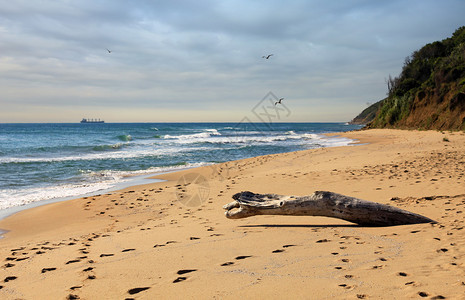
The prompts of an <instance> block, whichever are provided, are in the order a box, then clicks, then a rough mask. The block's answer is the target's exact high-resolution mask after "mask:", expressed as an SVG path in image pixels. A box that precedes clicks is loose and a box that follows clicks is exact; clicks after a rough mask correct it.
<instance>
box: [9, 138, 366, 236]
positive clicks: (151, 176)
mask: <svg viewBox="0 0 465 300" xmlns="http://www.w3.org/2000/svg"><path fill="white" fill-rule="evenodd" d="M342 133H343V132H342ZM320 135H321V136H325V137H330V138H338V137H342V135H341V133H339V132H337V133H323V134H320ZM358 144H359V142H358V141H357V140H352V141H351V142H349V143H348V144H347V145H344V146H342V147H345V146H354V145H358ZM326 147H341V146H326ZM326 147H321V148H326ZM307 150H310V149H307ZM301 151H306V150H301ZM292 152H294V151H291V152H282V153H276V154H283V153H292ZM262 156H264V155H262ZM248 158H255V157H248ZM248 158H245V159H248ZM239 160H241V159H239ZM223 163H224V162H223ZM215 164H217V163H212V164H204V165H203V166H206V167H209V166H211V165H215ZM198 167H202V166H192V167H181V168H179V169H173V170H168V171H165V170H162V171H158V172H153V173H147V174H143V175H131V176H127V178H130V179H129V180H128V181H122V182H118V183H116V184H115V185H114V186H112V187H109V188H103V189H100V190H95V191H92V192H88V193H84V194H78V195H73V196H65V197H58V198H51V199H44V200H39V201H33V202H29V203H27V204H24V205H17V206H12V207H8V208H5V209H1V210H0V221H1V220H3V219H5V218H7V217H9V216H12V215H14V214H16V213H18V212H21V211H23V210H28V209H33V208H35V207H39V206H42V205H48V204H52V203H56V202H62V201H69V200H74V199H80V198H84V197H92V196H96V195H100V194H107V193H110V192H118V191H120V190H123V189H126V188H131V187H133V186H138V185H145V184H150V183H155V182H160V181H163V180H160V179H157V177H159V176H161V175H163V174H167V173H176V172H179V171H183V170H189V169H196V168H198ZM161 168H162V169H163V168H165V167H161ZM166 168H171V167H166ZM143 181H151V182H143ZM6 232H7V231H4V230H2V228H0V239H1V238H3V237H2V235H3V234H4V233H6Z"/></svg>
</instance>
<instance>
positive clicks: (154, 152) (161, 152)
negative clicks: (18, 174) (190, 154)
mask: <svg viewBox="0 0 465 300" xmlns="http://www.w3.org/2000/svg"><path fill="white" fill-rule="evenodd" d="M184 151H189V149H185V148H181V147H172V148H163V149H152V148H144V149H139V150H131V151H114V152H110V151H95V152H93V153H85V154H80V155H67V156H58V157H57V156H54V157H0V164H7V163H50V162H64V161H85V160H89V161H91V160H108V159H128V158H142V157H150V156H169V155H174V154H177V153H180V152H184Z"/></svg>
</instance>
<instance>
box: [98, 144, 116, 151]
mask: <svg viewBox="0 0 465 300" xmlns="http://www.w3.org/2000/svg"><path fill="white" fill-rule="evenodd" d="M122 147H124V144H113V145H99V146H95V147H93V148H92V150H94V151H107V150H116V149H121V148H122Z"/></svg>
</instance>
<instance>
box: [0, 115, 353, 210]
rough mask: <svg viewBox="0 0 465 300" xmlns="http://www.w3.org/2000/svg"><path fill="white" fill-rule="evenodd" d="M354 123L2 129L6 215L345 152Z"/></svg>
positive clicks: (1, 203) (0, 192) (0, 198)
mask: <svg viewBox="0 0 465 300" xmlns="http://www.w3.org/2000/svg"><path fill="white" fill-rule="evenodd" d="M359 128H360V126H359V125H349V124H347V123H272V124H270V123H251V122H250V123H247V122H241V123H100V124H95V123H88V124H80V123H73V124H71V123H70V124H62V123H60V124H58V123H53V124H44V123H40V124H29V123H28V124H0V174H1V176H0V212H1V211H2V210H5V209H9V208H12V207H20V206H24V205H26V204H30V203H44V201H47V200H52V199H58V200H60V199H66V198H72V197H75V198H76V197H78V196H83V195H91V194H99V193H103V192H104V191H108V190H111V189H115V188H121V187H122V186H123V185H127V186H130V185H135V183H136V181H135V179H136V178H137V179H138V180H139V179H140V178H141V176H142V177H144V178H146V177H149V176H151V175H153V174H158V173H164V172H171V171H176V170H181V169H186V168H193V167H198V166H205V165H212V164H215V163H220V162H225V161H230V160H237V159H242V158H248V157H254V156H259V155H266V154H275V153H283V152H292V151H298V150H305V149H312V148H319V147H334V146H345V145H349V144H351V142H353V141H352V140H349V139H347V138H344V137H326V136H324V135H323V134H324V133H330V132H344V131H350V130H354V129H359Z"/></svg>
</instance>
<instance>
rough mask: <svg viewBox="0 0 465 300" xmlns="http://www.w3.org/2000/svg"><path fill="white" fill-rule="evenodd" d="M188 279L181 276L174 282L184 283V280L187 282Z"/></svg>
mask: <svg viewBox="0 0 465 300" xmlns="http://www.w3.org/2000/svg"><path fill="white" fill-rule="evenodd" d="M186 279H187V277H182V276H181V277H178V278H176V279H175V280H174V281H173V283H177V282H181V281H184V280H186Z"/></svg>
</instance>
